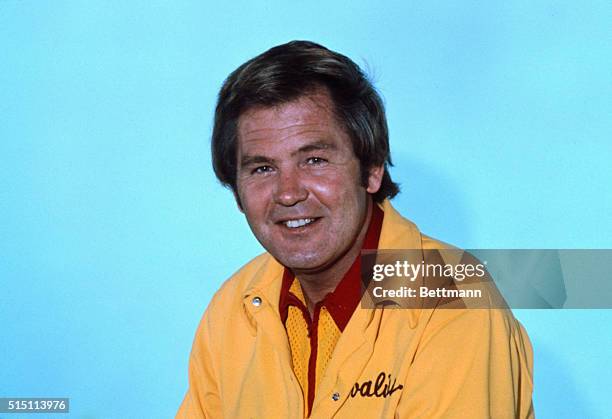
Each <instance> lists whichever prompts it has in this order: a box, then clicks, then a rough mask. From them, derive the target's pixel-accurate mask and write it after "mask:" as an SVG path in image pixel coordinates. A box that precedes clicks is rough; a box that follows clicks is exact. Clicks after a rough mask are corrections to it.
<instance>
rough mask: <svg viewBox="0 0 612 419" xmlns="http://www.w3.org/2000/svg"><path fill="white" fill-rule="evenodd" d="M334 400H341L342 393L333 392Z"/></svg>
mask: <svg viewBox="0 0 612 419" xmlns="http://www.w3.org/2000/svg"><path fill="white" fill-rule="evenodd" d="M332 400H333V401H335V402H337V401H338V400H340V393H337V392H336V393H334V394H332Z"/></svg>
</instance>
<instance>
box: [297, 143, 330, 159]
mask: <svg viewBox="0 0 612 419" xmlns="http://www.w3.org/2000/svg"><path fill="white" fill-rule="evenodd" d="M337 149H338V147H337V146H336V144H333V143H329V142H327V141H322V140H321V141H315V142H314V143H310V144H306V145H304V146H302V147H300V148H299V149H298V150H297V151H294V152H293V153H291V155H292V156H295V155H296V154H300V153H309V152H311V151H318V150H337Z"/></svg>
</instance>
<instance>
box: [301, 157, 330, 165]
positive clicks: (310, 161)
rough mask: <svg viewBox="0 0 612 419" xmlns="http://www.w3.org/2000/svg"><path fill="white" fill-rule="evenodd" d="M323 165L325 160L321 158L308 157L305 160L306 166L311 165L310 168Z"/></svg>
mask: <svg viewBox="0 0 612 419" xmlns="http://www.w3.org/2000/svg"><path fill="white" fill-rule="evenodd" d="M323 163H327V160H325V159H324V158H321V157H308V158H307V159H306V164H309V165H312V166H318V165H321V164H323Z"/></svg>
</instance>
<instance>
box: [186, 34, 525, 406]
mask: <svg viewBox="0 0 612 419" xmlns="http://www.w3.org/2000/svg"><path fill="white" fill-rule="evenodd" d="M212 151H213V164H214V168H215V173H216V175H217V177H218V178H219V179H220V181H221V182H222V183H223V184H224V185H226V186H228V187H229V188H231V190H232V191H233V192H234V195H235V198H236V201H237V203H238V207H239V208H240V210H241V211H242V212H243V213H244V214H245V216H246V219H247V222H248V223H249V226H250V228H251V230H252V231H253V234H254V235H255V237H256V238H257V239H258V240H259V242H260V243H261V244H262V245H263V247H264V248H265V249H266V250H267V253H265V254H263V255H261V256H259V257H257V258H255V259H254V260H253V261H251V262H249V263H248V264H247V265H245V266H244V267H242V268H241V269H240V270H239V271H238V272H237V273H236V274H235V275H234V276H232V278H230V279H229V280H228V281H227V282H225V284H224V285H223V286H222V288H221V289H220V290H219V291H218V292H217V293H216V294H215V296H214V298H213V299H212V301H211V303H210V305H209V307H208V309H207V310H206V313H205V314H204V317H203V319H202V322H201V324H200V326H199V328H198V331H197V333H196V337H195V341H194V344H193V350H192V353H191V358H190V363H189V390H188V392H187V394H186V396H185V399H184V401H183V403H182V405H181V407H180V409H179V412H178V414H177V417H179V418H204V417H205V418H304V417H312V418H331V417H337V418H397V417H399V418H433V417H448V418H462V417H466V418H488V417H493V418H514V417H521V418H523V417H532V416H533V410H532V404H531V392H532V378H531V368H532V361H531V358H532V354H531V347H530V345H529V341H528V338H527V336H526V334H525V332H524V330H523V329H522V327H521V326H520V324H519V323H518V322H517V321H516V319H515V318H514V317H513V316H512V314H511V313H510V312H509V311H506V310H499V309H491V310H468V309H455V310H441V309H421V310H417V309H395V310H392V309H388V308H386V307H384V306H377V307H376V308H373V309H367V308H362V307H361V306H360V298H361V297H360V296H361V283H360V260H361V258H360V252H361V250H363V249H434V248H436V247H440V246H442V245H441V243H439V242H436V241H434V240H432V239H430V238H428V237H426V236H424V235H422V234H421V233H420V232H419V230H418V229H417V227H416V226H415V225H414V224H412V223H411V222H410V221H408V220H406V219H404V218H403V217H402V216H401V215H399V214H398V213H397V212H396V211H395V210H394V208H393V207H392V206H391V204H390V203H389V199H391V198H392V197H393V196H395V195H396V194H397V193H398V191H399V189H398V186H397V185H396V184H395V183H393V181H392V180H391V176H390V175H389V172H388V167H389V166H390V165H391V158H390V152H389V143H388V135H387V124H386V119H385V112H384V107H383V104H382V101H381V99H380V97H379V96H378V94H377V93H376V91H375V90H374V88H373V87H372V85H371V84H370V83H369V82H368V81H367V79H366V78H365V77H364V75H363V73H362V72H361V70H360V69H359V67H357V65H355V64H354V63H353V62H352V61H351V60H350V59H348V58H347V57H345V56H343V55H340V54H338V53H335V52H332V51H330V50H328V49H326V48H324V47H322V46H320V45H317V44H314V43H311V42H290V43H288V44H284V45H280V46H277V47H275V48H272V49H270V50H269V51H267V52H265V53H263V54H261V55H259V56H258V57H256V58H254V59H252V60H250V61H248V62H246V63H245V64H243V65H242V66H240V67H239V68H238V69H237V70H235V71H234V72H233V73H232V74H231V75H230V76H229V77H228V79H227V80H226V81H225V83H224V85H223V87H222V89H221V92H220V94H219V99H218V104H217V108H216V114H215V126H214V130H213V139H212Z"/></svg>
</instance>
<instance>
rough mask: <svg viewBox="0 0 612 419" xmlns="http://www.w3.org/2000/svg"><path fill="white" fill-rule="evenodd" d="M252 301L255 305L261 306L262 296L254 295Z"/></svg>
mask: <svg viewBox="0 0 612 419" xmlns="http://www.w3.org/2000/svg"><path fill="white" fill-rule="evenodd" d="M251 303H252V304H253V305H254V306H255V307H259V306H260V305H261V298H259V297H253V299H252V300H251Z"/></svg>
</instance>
